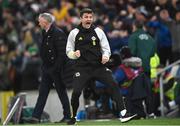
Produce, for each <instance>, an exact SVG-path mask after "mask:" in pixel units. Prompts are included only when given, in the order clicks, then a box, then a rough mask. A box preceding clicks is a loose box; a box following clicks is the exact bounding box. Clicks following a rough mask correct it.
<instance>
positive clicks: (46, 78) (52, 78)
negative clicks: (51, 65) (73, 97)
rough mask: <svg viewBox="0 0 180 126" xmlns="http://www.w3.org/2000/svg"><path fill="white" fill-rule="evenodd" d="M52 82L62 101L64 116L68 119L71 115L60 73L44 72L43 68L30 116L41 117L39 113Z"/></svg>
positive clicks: (42, 108) (41, 110)
mask: <svg viewBox="0 0 180 126" xmlns="http://www.w3.org/2000/svg"><path fill="white" fill-rule="evenodd" d="M53 83H54V84H55V89H56V91H57V94H58V96H59V99H60V101H61V103H62V107H63V115H64V118H67V119H69V118H70V117H71V113H70V104H69V99H68V95H67V92H66V88H65V85H64V83H63V82H62V79H61V76H60V73H58V72H57V73H53V74H50V73H48V72H45V70H43V73H42V81H41V84H40V87H39V96H38V99H37V102H36V105H35V108H34V111H33V114H32V117H36V118H38V119H40V118H41V114H42V112H43V110H44V106H45V104H46V101H47V97H48V94H49V91H50V89H51V88H52V86H53ZM52 104H56V103H52ZM54 111H56V110H54Z"/></svg>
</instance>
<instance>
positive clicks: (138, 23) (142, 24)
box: [133, 20, 144, 29]
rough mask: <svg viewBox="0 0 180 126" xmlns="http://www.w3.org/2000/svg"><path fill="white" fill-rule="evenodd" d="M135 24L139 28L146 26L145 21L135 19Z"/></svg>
mask: <svg viewBox="0 0 180 126" xmlns="http://www.w3.org/2000/svg"><path fill="white" fill-rule="evenodd" d="M133 24H134V25H135V26H136V28H137V29H141V28H143V26H144V21H138V20H135V21H134V23H133Z"/></svg>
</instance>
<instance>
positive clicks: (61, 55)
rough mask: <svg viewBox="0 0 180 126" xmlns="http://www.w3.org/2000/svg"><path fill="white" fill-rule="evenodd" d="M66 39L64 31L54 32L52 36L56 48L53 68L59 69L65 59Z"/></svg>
mask: <svg viewBox="0 0 180 126" xmlns="http://www.w3.org/2000/svg"><path fill="white" fill-rule="evenodd" d="M66 41H67V36H66V35H65V33H64V32H62V31H59V32H57V33H56V34H55V38H54V46H55V50H56V61H55V65H54V69H58V70H59V69H61V68H62V67H63V65H64V63H65V60H66V53H65V50H66Z"/></svg>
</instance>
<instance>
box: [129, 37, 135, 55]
mask: <svg viewBox="0 0 180 126" xmlns="http://www.w3.org/2000/svg"><path fill="white" fill-rule="evenodd" d="M136 43H137V42H136V39H135V38H134V36H131V37H130V38H129V40H128V47H129V49H130V50H131V53H132V55H133V56H136V55H137V54H136V52H137V49H136V46H137V45H136Z"/></svg>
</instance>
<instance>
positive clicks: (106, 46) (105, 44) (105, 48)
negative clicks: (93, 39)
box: [95, 28, 111, 57]
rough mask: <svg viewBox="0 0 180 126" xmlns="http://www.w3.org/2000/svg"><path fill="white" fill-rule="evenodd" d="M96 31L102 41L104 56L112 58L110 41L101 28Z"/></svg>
mask: <svg viewBox="0 0 180 126" xmlns="http://www.w3.org/2000/svg"><path fill="white" fill-rule="evenodd" d="M95 31H96V34H97V36H98V38H99V39H100V45H101V52H102V55H103V56H107V57H110V56H111V50H110V46H109V42H108V39H107V37H106V35H105V33H104V31H103V30H102V29H100V28H96V29H95Z"/></svg>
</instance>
